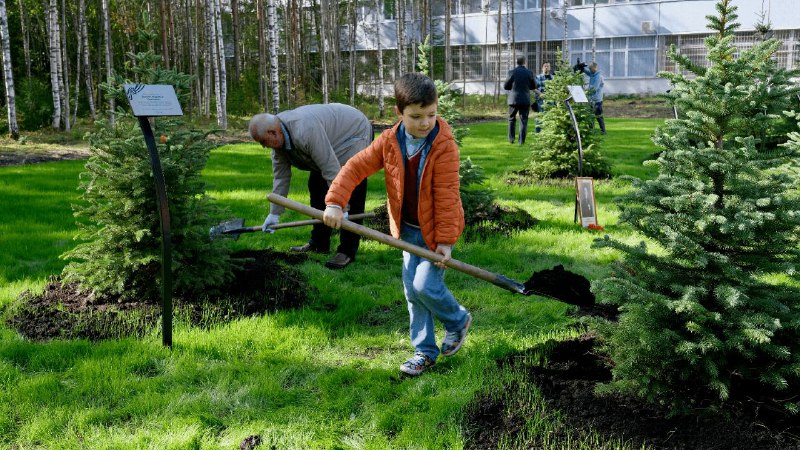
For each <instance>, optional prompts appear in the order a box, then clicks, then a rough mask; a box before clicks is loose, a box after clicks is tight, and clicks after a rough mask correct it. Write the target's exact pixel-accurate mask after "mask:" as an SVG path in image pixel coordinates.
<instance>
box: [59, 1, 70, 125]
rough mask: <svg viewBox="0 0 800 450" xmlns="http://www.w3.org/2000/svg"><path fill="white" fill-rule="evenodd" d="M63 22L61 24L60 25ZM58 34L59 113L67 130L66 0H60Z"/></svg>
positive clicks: (68, 122) (68, 95) (68, 94)
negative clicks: (59, 57)
mask: <svg viewBox="0 0 800 450" xmlns="http://www.w3.org/2000/svg"><path fill="white" fill-rule="evenodd" d="M62 24H63V25H62ZM58 34H59V38H60V40H61V45H60V46H59V47H60V52H61V61H60V64H59V72H60V73H59V75H60V76H61V94H62V97H61V105H62V106H61V114H63V117H62V120H63V122H64V129H65V130H66V131H69V130H70V129H72V124H71V123H70V120H69V105H70V103H71V101H70V87H69V55H68V52H67V5H66V0H61V21H60V24H59V26H58Z"/></svg>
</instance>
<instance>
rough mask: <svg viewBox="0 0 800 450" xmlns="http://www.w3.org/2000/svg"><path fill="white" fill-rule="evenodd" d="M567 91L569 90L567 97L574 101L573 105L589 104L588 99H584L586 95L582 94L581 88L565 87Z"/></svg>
mask: <svg viewBox="0 0 800 450" xmlns="http://www.w3.org/2000/svg"><path fill="white" fill-rule="evenodd" d="M567 89H569V95H571V96H572V100H574V101H575V103H589V99H588V98H586V93H585V92H583V87H582V86H574V85H571V86H567Z"/></svg>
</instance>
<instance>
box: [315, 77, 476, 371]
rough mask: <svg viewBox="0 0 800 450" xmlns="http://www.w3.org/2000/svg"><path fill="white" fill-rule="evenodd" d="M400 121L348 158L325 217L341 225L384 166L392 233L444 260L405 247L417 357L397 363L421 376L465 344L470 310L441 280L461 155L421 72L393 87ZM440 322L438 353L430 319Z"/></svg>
mask: <svg viewBox="0 0 800 450" xmlns="http://www.w3.org/2000/svg"><path fill="white" fill-rule="evenodd" d="M394 93H395V99H396V101H397V104H396V106H395V113H396V114H397V116H398V117H399V118H400V121H399V122H398V123H397V124H396V125H395V126H394V127H392V128H391V129H388V130H386V131H384V132H383V133H382V134H381V135H380V136H379V137H378V138H377V139H376V140H375V141H374V142H373V143H372V144H371V145H370V146H369V147H367V148H366V149H364V150H362V151H361V152H359V153H358V154H356V155H355V156H354V157H353V158H351V159H350V160H349V161H348V162H347V164H345V166H344V167H343V168H342V170H341V171H340V172H339V174H338V175H337V176H336V179H334V180H333V183H331V186H330V189H328V194H327V196H326V197H325V204H326V205H327V207H326V208H325V213H324V215H323V221H324V222H325V224H326V225H328V226H330V227H332V228H340V227H341V224H342V218H343V212H342V208H343V207H345V206H346V205H347V202H348V200H349V199H350V195H351V193H352V192H353V190H354V189H355V187H356V186H358V184H359V183H360V182H361V180H363V179H365V178H367V177H368V176H370V175H372V174H374V173H375V172H378V171H379V170H380V169H384V171H385V176H386V194H387V197H388V202H389V208H388V209H389V228H390V230H391V234H392V236H394V237H395V238H399V239H402V240H404V241H406V242H408V243H411V244H414V245H418V246H422V247H427V248H429V249H431V250H432V251H434V252H436V253H439V254H440V255H442V256H443V259H442V262H441V263H434V262H432V261H429V260H427V259H424V258H421V257H419V256H416V255H412V254H410V253H408V252H403V288H404V292H405V296H406V302H407V303H408V313H409V316H410V329H411V344H412V345H413V346H414V349H415V354H414V356H412V357H411V358H410V359H408V361H406V362H404V363H403V364H401V365H400V370H401V371H402V372H404V373H406V374H408V375H419V374H420V373H422V372H423V371H424V370H425V369H427V368H429V367H431V366H433V365H434V364H436V358H437V357H438V356H439V354H440V353H441V354H442V355H444V356H451V355H454V354H455V353H456V352H457V351H458V350H459V349H460V348H461V346H462V345H463V344H464V340H465V339H466V337H467V332H468V331H469V327H470V325H471V324H472V315H471V314H470V313H469V312H468V311H467V310H466V309H465V308H464V307H463V306H461V305H460V304H459V303H458V301H457V300H456V299H455V297H454V296H453V294H452V293H451V292H450V290H449V289H448V288H447V286H445V284H444V269H445V265H444V262H446V261H447V260H449V259H450V258H451V252H452V250H453V245H455V243H456V241H457V240H458V238H459V237H460V236H461V233H462V232H463V231H464V210H463V208H462V207H461V194H460V191H459V164H460V159H459V152H458V146H457V145H456V142H455V139H454V138H453V134H452V133H451V131H450V126H449V125H448V124H447V122H445V121H444V120H443V119H442V118H441V117H437V116H436V111H437V109H438V95H437V93H436V85H435V84H434V83H433V81H432V80H431V79H430V78H428V77H427V76H425V75H423V74H420V73H409V74H406V75H403V76H402V77H401V78H399V79H398V80H397V81H396V82H395V84H394ZM434 318H436V319H439V320H440V321H441V322H442V323H443V324H444V327H445V337H444V340H443V341H442V346H441V350H440V348H439V346H437V345H436V336H435V332H434V324H433V319H434Z"/></svg>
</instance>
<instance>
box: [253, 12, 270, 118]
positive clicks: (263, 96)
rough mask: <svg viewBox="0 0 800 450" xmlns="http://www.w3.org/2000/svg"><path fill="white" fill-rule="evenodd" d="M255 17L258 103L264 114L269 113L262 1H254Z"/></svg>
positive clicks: (264, 22) (264, 21) (264, 23)
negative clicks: (256, 28) (256, 19)
mask: <svg viewBox="0 0 800 450" xmlns="http://www.w3.org/2000/svg"><path fill="white" fill-rule="evenodd" d="M256 16H257V18H258V101H259V103H260V104H262V105H264V112H267V111H269V97H268V96H267V86H266V83H267V42H266V37H265V36H264V33H265V31H266V29H267V27H266V20H265V17H264V0H256Z"/></svg>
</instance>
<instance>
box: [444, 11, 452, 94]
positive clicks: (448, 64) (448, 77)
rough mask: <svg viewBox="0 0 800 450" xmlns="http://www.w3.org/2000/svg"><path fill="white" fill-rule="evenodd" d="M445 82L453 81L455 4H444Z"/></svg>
mask: <svg viewBox="0 0 800 450" xmlns="http://www.w3.org/2000/svg"><path fill="white" fill-rule="evenodd" d="M444 4H445V7H444V81H446V82H448V83H449V82H451V81H453V48H452V47H451V45H450V36H451V33H450V30H451V28H452V24H453V2H451V1H449V0H447V1H445V2H444Z"/></svg>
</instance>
